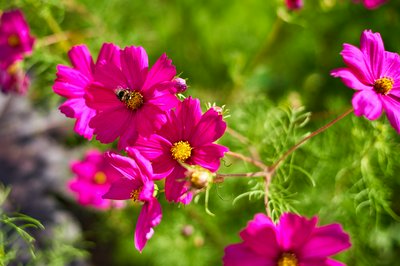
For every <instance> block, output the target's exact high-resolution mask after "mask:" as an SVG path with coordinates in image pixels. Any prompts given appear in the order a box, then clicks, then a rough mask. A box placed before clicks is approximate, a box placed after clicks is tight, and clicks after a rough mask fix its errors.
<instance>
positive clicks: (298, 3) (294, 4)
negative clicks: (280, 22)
mask: <svg viewBox="0 0 400 266" xmlns="http://www.w3.org/2000/svg"><path fill="white" fill-rule="evenodd" d="M285 3H286V7H287V8H288V9H290V10H298V9H302V8H303V6H304V3H303V0H285Z"/></svg>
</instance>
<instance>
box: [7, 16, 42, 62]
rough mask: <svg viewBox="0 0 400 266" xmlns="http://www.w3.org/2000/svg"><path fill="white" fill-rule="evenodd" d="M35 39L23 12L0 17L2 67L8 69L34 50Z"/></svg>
mask: <svg viewBox="0 0 400 266" xmlns="http://www.w3.org/2000/svg"><path fill="white" fill-rule="evenodd" d="M34 42H35V38H33V37H32V36H31V35H30V30H29V26H28V23H27V22H26V20H25V17H24V15H23V13H22V11H21V10H18V9H15V10H10V11H5V12H4V13H2V14H1V16H0V67H2V68H4V69H5V68H7V67H9V66H10V65H12V64H13V63H15V62H16V61H17V60H21V59H23V57H24V56H25V55H26V54H30V53H31V51H32V49H33V44H34Z"/></svg>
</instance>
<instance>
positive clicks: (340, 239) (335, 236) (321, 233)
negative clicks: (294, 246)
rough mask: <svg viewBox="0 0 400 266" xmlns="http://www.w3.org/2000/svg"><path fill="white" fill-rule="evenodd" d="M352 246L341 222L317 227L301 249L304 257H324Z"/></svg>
mask: <svg viewBox="0 0 400 266" xmlns="http://www.w3.org/2000/svg"><path fill="white" fill-rule="evenodd" d="M350 246H351V244H350V238H349V235H348V234H346V233H345V232H344V231H343V229H342V227H341V226H340V225H339V224H330V225H326V226H321V227H319V228H315V229H314V232H313V233H312V235H311V237H310V239H309V240H308V241H307V243H306V244H305V245H304V246H303V247H302V249H301V254H302V255H301V258H302V259H324V258H326V257H328V256H332V255H335V254H337V253H339V252H341V251H342V250H345V249H348V248H349V247H350Z"/></svg>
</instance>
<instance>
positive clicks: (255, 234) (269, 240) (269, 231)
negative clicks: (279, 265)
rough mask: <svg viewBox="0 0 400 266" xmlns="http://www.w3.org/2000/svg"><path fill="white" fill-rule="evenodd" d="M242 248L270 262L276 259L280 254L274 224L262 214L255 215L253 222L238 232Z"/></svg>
mask: <svg viewBox="0 0 400 266" xmlns="http://www.w3.org/2000/svg"><path fill="white" fill-rule="evenodd" d="M240 237H241V238H242V239H243V241H244V246H246V247H248V248H250V249H251V250H253V251H254V252H255V253H257V254H258V255H260V256H262V257H264V260H265V258H268V259H269V260H271V261H275V260H277V259H278V255H277V254H279V252H280V248H279V244H278V240H277V234H276V230H275V225H274V223H273V222H272V221H271V220H270V219H269V217H267V216H266V215H264V214H256V215H255V216H254V220H252V221H250V222H249V223H248V224H247V227H246V228H245V229H244V230H243V231H241V232H240Z"/></svg>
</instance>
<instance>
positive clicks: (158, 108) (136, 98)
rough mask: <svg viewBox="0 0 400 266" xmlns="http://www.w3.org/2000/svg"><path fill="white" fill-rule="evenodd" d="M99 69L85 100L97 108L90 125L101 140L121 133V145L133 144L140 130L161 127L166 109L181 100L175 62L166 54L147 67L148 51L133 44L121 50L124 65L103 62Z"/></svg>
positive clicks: (113, 138)
mask: <svg viewBox="0 0 400 266" xmlns="http://www.w3.org/2000/svg"><path fill="white" fill-rule="evenodd" d="M97 70H98V71H96V75H95V79H96V82H97V83H95V84H93V85H91V86H89V87H88V91H87V95H86V100H87V104H88V106H89V107H91V108H93V109H95V110H96V111H97V114H96V115H95V116H94V117H93V119H92V120H91V121H90V123H89V125H90V126H91V127H92V128H93V129H94V134H96V139H98V140H99V141H100V142H102V143H110V142H112V141H114V140H115V139H117V138H118V137H119V142H118V147H119V148H120V149H123V148H125V147H126V146H127V145H128V144H133V143H134V142H135V140H136V139H137V137H138V135H139V134H143V135H149V134H151V133H153V132H154V130H156V129H157V128H160V126H161V125H162V124H163V123H165V121H166V115H165V111H167V110H169V109H171V108H173V107H174V106H175V105H176V104H177V102H178V99H177V98H176V96H175V93H176V88H175V86H174V85H175V84H174V82H172V79H173V78H174V76H175V74H176V70H175V66H173V65H172V61H171V60H170V59H168V58H167V56H166V55H165V54H163V55H162V56H161V57H160V58H159V59H158V60H157V62H156V63H155V64H154V66H153V67H152V68H151V70H148V59H147V54H146V51H145V50H144V49H143V48H142V47H134V46H131V47H127V48H125V49H124V50H122V51H121V68H118V67H116V66H115V65H113V64H101V65H100V66H99V67H98V69H97Z"/></svg>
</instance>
